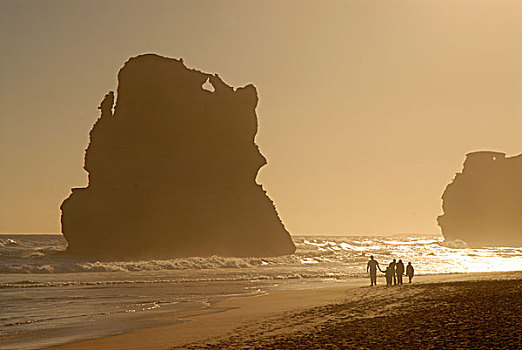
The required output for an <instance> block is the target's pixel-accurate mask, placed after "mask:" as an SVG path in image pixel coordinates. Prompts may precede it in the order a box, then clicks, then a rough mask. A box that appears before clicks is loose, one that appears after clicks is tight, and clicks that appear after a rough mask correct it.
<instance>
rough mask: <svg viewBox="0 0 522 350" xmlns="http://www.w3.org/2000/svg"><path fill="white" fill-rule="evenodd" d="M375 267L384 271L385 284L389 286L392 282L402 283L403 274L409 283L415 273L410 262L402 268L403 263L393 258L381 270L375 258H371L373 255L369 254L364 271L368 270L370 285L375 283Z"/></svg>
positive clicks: (394, 283) (395, 283)
mask: <svg viewBox="0 0 522 350" xmlns="http://www.w3.org/2000/svg"><path fill="white" fill-rule="evenodd" d="M377 269H379V271H381V272H382V273H384V276H385V277H386V285H387V286H391V285H392V284H393V285H397V284H399V285H400V284H402V276H404V275H406V276H408V279H409V283H411V280H412V279H413V275H414V273H415V269H414V268H413V266H412V265H411V262H409V263H408V265H407V266H406V269H404V264H403V263H402V260H400V259H399V261H396V260H395V259H393V261H392V262H391V263H390V264H389V265H388V266H387V267H386V269H385V270H384V271H383V270H381V267H380V266H379V263H378V262H377V260H375V259H374V258H373V255H371V256H370V261H368V265H367V266H366V272H370V285H372V286H373V285H377Z"/></svg>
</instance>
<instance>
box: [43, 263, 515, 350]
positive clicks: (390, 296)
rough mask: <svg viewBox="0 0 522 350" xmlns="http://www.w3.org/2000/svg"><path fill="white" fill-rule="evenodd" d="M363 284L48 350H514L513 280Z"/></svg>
mask: <svg viewBox="0 0 522 350" xmlns="http://www.w3.org/2000/svg"><path fill="white" fill-rule="evenodd" d="M367 282H368V281H366V280H357V281H354V282H353V283H350V284H349V285H342V286H336V287H327V288H315V289H303V290H284V291H273V292H270V293H268V294H266V295H262V296H257V297H250V298H238V299H228V300H224V301H222V302H219V303H217V304H216V305H213V306H212V307H211V308H210V309H209V310H208V312H207V313H205V314H200V315H193V316H187V317H185V318H184V319H183V320H182V321H183V322H181V323H177V324H173V325H169V326H164V327H159V328H151V329H140V330H135V331H131V332H128V333H123V334H119V335H115V336H110V337H104V338H99V339H93V340H86V341H81V342H77V343H71V344H66V345H61V346H57V347H53V349H62V350H77V349H397V348H401V349H441V348H444V349H453V348H454V349H493V348H494V349H520V348H522V316H520V315H522V272H509V273H505V272H504V273H481V274H453V275H434V276H433V275H432V276H418V277H416V278H415V279H414V283H412V284H405V285H403V286H394V287H385V286H383V285H382V284H381V285H379V286H377V287H370V286H368V285H367ZM380 282H381V283H382V280H381V281H380Z"/></svg>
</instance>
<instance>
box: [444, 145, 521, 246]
mask: <svg viewBox="0 0 522 350" xmlns="http://www.w3.org/2000/svg"><path fill="white" fill-rule="evenodd" d="M442 199H443V203H442V208H443V210H444V214H443V215H441V216H439V217H438V223H439V226H440V227H441V229H442V233H443V234H444V237H445V239H447V240H456V239H460V240H462V241H465V242H466V243H468V244H470V245H472V246H484V245H492V246H498V245H509V246H520V245H522V154H520V155H518V156H515V157H506V155H505V154H504V153H500V152H486V151H482V152H473V153H469V154H467V156H466V160H465V162H464V168H463V170H462V172H461V173H457V175H456V176H455V178H454V179H453V182H452V183H450V184H449V185H448V186H447V188H446V190H445V191H444V194H443V195H442Z"/></svg>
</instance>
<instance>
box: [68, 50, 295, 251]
mask: <svg viewBox="0 0 522 350" xmlns="http://www.w3.org/2000/svg"><path fill="white" fill-rule="evenodd" d="M118 80H119V85H118V92H117V101H116V105H115V106H114V112H113V103H114V102H113V101H114V94H113V93H112V92H110V93H108V94H107V95H106V96H105V98H104V100H103V101H102V103H101V105H100V107H99V109H101V117H100V118H99V119H98V120H97V121H96V123H95V125H94V126H93V128H92V130H91V132H90V144H89V146H88V148H87V150H86V153H85V165H84V168H85V170H86V171H87V172H88V173H89V185H88V186H87V187H86V188H74V189H73V190H72V194H71V195H70V196H69V198H67V199H66V200H65V201H64V202H63V203H62V206H61V209H62V233H63V234H64V236H65V238H66V240H67V241H68V243H69V246H68V248H67V252H68V253H70V254H75V255H82V256H96V257H101V258H103V257H114V258H128V257H138V258H146V257H155V258H161V257H180V256H209V255H222V256H276V255H285V254H292V253H293V252H294V251H295V246H294V244H293V242H292V240H291V238H290V235H289V233H288V232H287V231H286V229H285V228H284V226H283V224H282V222H281V220H280V218H279V216H278V214H277V212H276V209H275V207H274V204H273V203H272V201H271V200H270V198H269V197H268V196H267V195H266V192H265V191H264V190H263V188H262V186H261V185H259V184H257V183H256V182H255V178H256V176H257V173H258V171H259V169H260V168H261V167H262V166H263V165H265V164H266V159H265V158H264V157H263V155H262V154H261V153H260V151H259V149H258V147H257V145H256V144H255V143H254V137H255V135H256V133H257V117H256V113H255V108H256V106H257V102H258V97H257V92H256V89H255V87H254V86H253V85H247V86H245V87H242V88H237V89H234V88H232V87H230V86H228V85H227V84H226V83H224V82H223V81H222V80H221V78H220V77H219V76H218V75H212V74H206V73H202V72H200V71H197V70H194V69H188V68H187V67H186V66H185V65H184V64H183V61H182V60H177V59H171V58H165V57H160V56H157V55H153V54H147V55H141V56H138V57H134V58H131V59H129V61H127V62H126V63H125V65H124V67H123V68H122V69H121V70H120V72H119V74H118ZM205 83H207V84H208V83H210V84H212V87H213V89H214V91H208V90H206V89H204V88H203V87H202V86H203V85H204V84H205Z"/></svg>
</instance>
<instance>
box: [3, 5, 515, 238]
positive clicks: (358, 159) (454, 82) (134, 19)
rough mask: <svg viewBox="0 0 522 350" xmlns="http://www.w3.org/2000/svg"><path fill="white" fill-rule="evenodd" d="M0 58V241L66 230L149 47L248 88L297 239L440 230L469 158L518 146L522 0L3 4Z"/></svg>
mask: <svg viewBox="0 0 522 350" xmlns="http://www.w3.org/2000/svg"><path fill="white" fill-rule="evenodd" d="M0 52H1V55H2V56H1V58H0V108H1V119H0V120H1V124H0V166H1V168H0V232H60V210H59V206H60V204H61V202H62V201H63V199H65V198H66V197H67V196H68V195H69V193H70V188H71V187H82V186H85V185H86V184H87V174H86V172H85V171H84V170H82V166H83V156H84V149H85V148H86V146H87V142H88V132H89V130H90V128H91V126H92V124H93V123H94V121H95V120H96V119H97V118H98V116H99V114H98V112H99V111H98V110H97V106H98V105H99V103H100V101H101V100H102V98H103V96H104V95H105V93H106V92H107V91H109V90H114V89H115V88H116V85H117V81H116V75H117V72H118V70H119V69H120V68H121V66H122V65H123V63H124V62H125V61H126V60H127V59H128V58H129V57H131V56H136V55H138V54H141V53H147V52H154V53H158V54H161V55H165V56H169V57H176V58H179V57H182V58H183V59H184V61H185V64H186V65H187V66H189V67H193V68H196V69H199V70H202V71H205V72H209V73H214V72H216V73H219V74H220V76H221V77H222V78H223V79H224V80H225V81H226V82H227V83H229V84H230V85H233V86H242V85H245V84H248V83H253V84H254V85H255V86H256V87H257V89H258V92H259V96H260V103H259V106H258V108H257V114H258V119H259V125H260V128H259V133H258V135H257V138H256V141H257V143H258V144H259V146H260V149H261V151H262V153H263V154H264V155H265V157H266V158H267V159H268V165H267V166H265V167H264V168H263V169H262V170H261V171H260V174H259V176H258V182H260V183H262V184H263V186H264V187H265V189H266V190H267V191H268V194H269V195H270V197H271V198H272V199H273V200H274V202H275V204H276V206H277V209H278V211H279V214H280V216H281V218H282V219H283V222H284V223H285V225H286V227H287V228H288V229H289V230H290V232H291V233H292V234H314V233H315V234H338V235H349V234H386V233H412V232H425V233H436V232H439V229H438V227H437V225H436V217H437V215H439V214H440V213H441V200H440V196H441V194H442V192H443V191H444V188H445V186H446V185H447V184H448V183H449V182H450V181H451V179H452V178H453V176H454V173H455V172H457V171H460V169H461V167H462V161H463V160H464V155H465V154H466V153H467V152H470V151H475V150H496V151H503V152H506V153H507V154H508V155H515V154H518V153H521V152H522V138H521V137H520V135H521V132H522V1H518V0H517V1H503V0H490V1H481V0H468V1H459V0H452V1H449V0H448V1H442V0H434V1H420V0H414V1H404V0H401V1H388V0H386V1H374V0H360V1H351V0H339V1H326V0H321V1H303V0H296V1H289V0H285V1H281V0H276V1H258V0H256V1H245V0H239V1H195V0H189V1H151V0H147V1H130V0H121V1H116V0H114V1H109V0H103V1H102V0H98V1H93V0H85V1H65V0H64V1H52V0H47V1H18V0H16V1H6V0H0Z"/></svg>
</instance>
